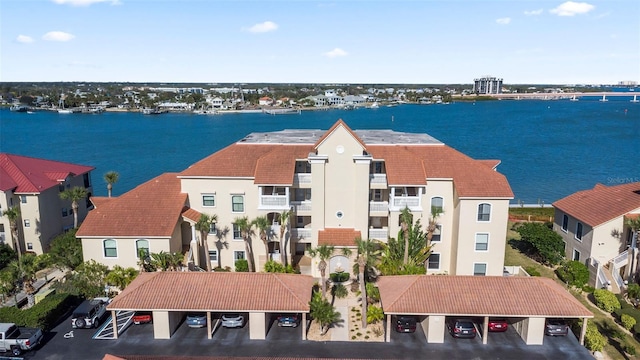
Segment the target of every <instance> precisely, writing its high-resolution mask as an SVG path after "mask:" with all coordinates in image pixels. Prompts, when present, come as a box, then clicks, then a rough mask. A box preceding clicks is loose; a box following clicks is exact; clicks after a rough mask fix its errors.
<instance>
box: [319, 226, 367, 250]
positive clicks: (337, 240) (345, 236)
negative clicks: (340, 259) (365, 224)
mask: <svg viewBox="0 0 640 360" xmlns="http://www.w3.org/2000/svg"><path fill="white" fill-rule="evenodd" d="M359 237H361V233H360V230H355V229H343V228H340V229H336V228H329V229H324V230H320V231H318V245H329V246H356V238H359Z"/></svg>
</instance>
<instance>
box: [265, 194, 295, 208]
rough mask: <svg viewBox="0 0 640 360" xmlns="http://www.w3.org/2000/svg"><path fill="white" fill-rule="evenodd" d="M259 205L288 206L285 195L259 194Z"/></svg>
mask: <svg viewBox="0 0 640 360" xmlns="http://www.w3.org/2000/svg"><path fill="white" fill-rule="evenodd" d="M260 205H261V206H267V207H273V206H276V207H288V206H289V201H288V199H287V196H286V195H260Z"/></svg>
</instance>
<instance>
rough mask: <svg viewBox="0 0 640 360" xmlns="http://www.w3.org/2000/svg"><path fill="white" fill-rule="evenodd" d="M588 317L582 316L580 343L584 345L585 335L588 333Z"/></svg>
mask: <svg viewBox="0 0 640 360" xmlns="http://www.w3.org/2000/svg"><path fill="white" fill-rule="evenodd" d="M587 321H588V319H587V318H582V330H581V331H580V345H584V336H585V334H586V333H587Z"/></svg>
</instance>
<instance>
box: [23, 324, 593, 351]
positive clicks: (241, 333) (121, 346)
mask: <svg viewBox="0 0 640 360" xmlns="http://www.w3.org/2000/svg"><path fill="white" fill-rule="evenodd" d="M71 330H72V328H71V320H70V319H65V320H64V321H62V322H61V323H60V324H59V325H58V326H57V327H56V328H55V329H54V330H53V331H52V332H50V333H47V334H46V335H45V340H44V344H43V345H42V346H41V347H40V348H38V349H36V350H35V351H32V352H29V353H26V354H25V356H24V357H25V359H47V360H58V359H60V360H62V359H96V360H97V359H102V357H103V356H104V354H106V353H109V354H121V355H122V354H147V355H185V356H232V357H299V358H303V357H316V358H317V357H322V358H359V359H362V358H370V359H415V358H426V357H428V358H429V359H446V360H456V359H497V358H502V359H513V358H520V359H541V360H542V359H549V360H552V359H553V360H555V359H575V360H578V359H580V360H583V359H589V358H590V357H591V355H590V354H589V352H588V351H587V350H586V349H585V348H584V347H582V346H580V344H579V343H578V340H577V339H576V338H575V337H574V336H572V335H569V336H566V337H565V336H560V337H548V336H547V337H545V338H544V345H534V346H527V345H525V344H524V342H523V341H522V339H521V338H520V336H519V335H518V334H517V333H516V332H515V331H514V330H513V329H509V330H508V331H507V332H504V333H490V334H489V337H488V344H487V345H483V344H482V339H481V338H480V337H476V338H475V339H455V338H453V337H452V336H451V335H449V334H448V333H447V334H445V341H444V343H443V344H428V343H427V342H426V340H425V337H424V332H423V331H422V329H421V328H420V327H418V329H417V330H416V332H415V333H411V334H400V333H396V332H395V331H393V330H392V334H391V343H371V342H369V343H367V342H331V343H328V342H315V341H303V340H301V338H300V337H301V334H300V331H301V329H300V327H298V328H280V327H278V326H277V324H276V323H275V322H271V326H270V329H269V332H268V333H267V340H250V339H249V328H248V326H247V325H245V326H244V327H242V328H238V329H227V328H221V327H220V328H218V329H217V330H216V331H215V333H214V334H213V338H212V339H207V328H206V327H204V328H189V327H188V326H186V324H184V323H182V324H181V325H180V326H179V327H178V329H177V330H176V332H175V333H174V334H173V335H172V337H171V339H168V340H156V339H153V325H152V324H143V325H131V326H130V327H129V328H128V329H127V330H126V331H125V332H123V333H122V334H121V335H120V337H119V338H118V339H117V340H93V339H91V337H92V335H93V334H94V333H95V331H96V330H95V329H76V330H73V334H74V336H73V337H72V338H65V337H64V334H66V333H69V332H70V331H71Z"/></svg>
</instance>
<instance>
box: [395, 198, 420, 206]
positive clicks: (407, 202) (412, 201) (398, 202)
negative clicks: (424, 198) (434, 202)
mask: <svg viewBox="0 0 640 360" xmlns="http://www.w3.org/2000/svg"><path fill="white" fill-rule="evenodd" d="M391 200H392V201H393V206H394V207H396V208H404V207H409V208H416V207H419V206H420V198H419V197H417V196H402V197H393V198H392V199H391Z"/></svg>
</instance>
